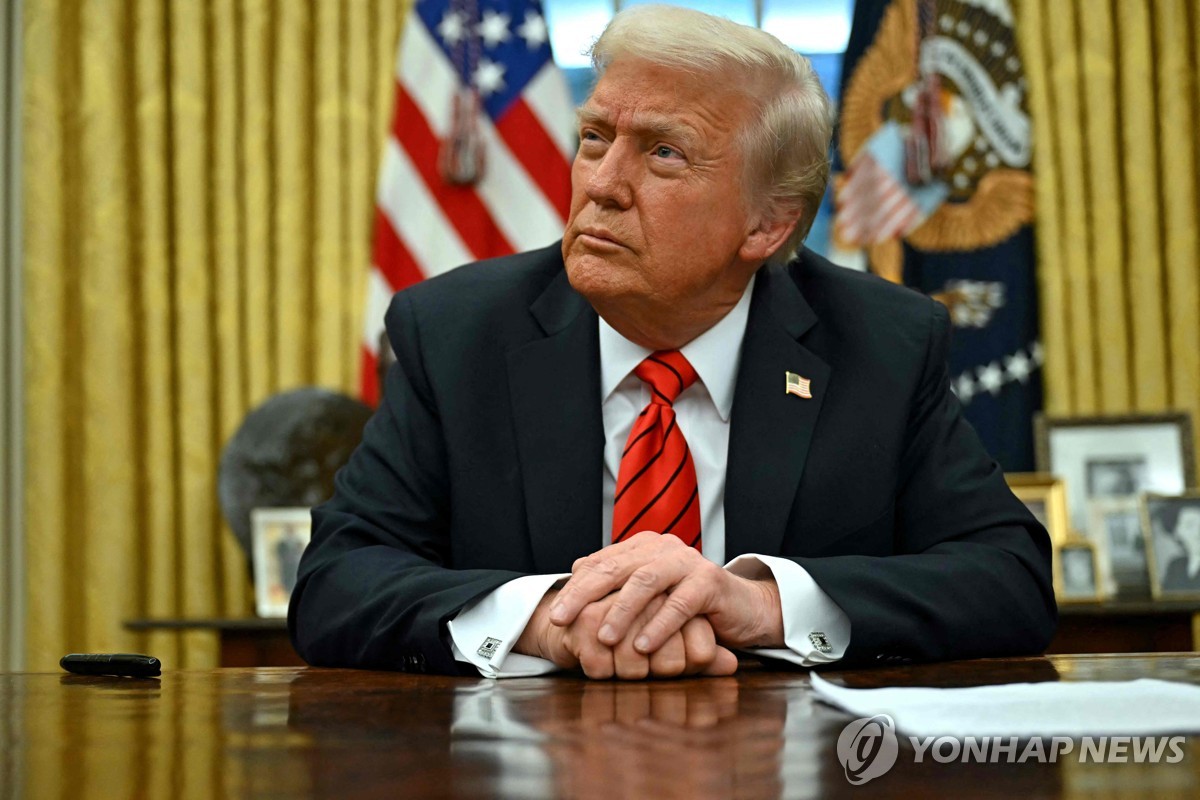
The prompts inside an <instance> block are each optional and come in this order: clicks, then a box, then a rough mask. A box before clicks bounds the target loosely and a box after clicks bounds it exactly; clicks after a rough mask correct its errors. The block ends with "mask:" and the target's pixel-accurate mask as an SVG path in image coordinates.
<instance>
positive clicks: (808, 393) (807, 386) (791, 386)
mask: <svg viewBox="0 0 1200 800" xmlns="http://www.w3.org/2000/svg"><path fill="white" fill-rule="evenodd" d="M785 377H786V381H785V382H784V388H783V393H784V394H794V395H796V396H797V397H803V398H804V399H805V400H811V399H812V381H811V380H810V379H809V378H803V377H801V376H799V375H797V374H796V373H794V372H789V373H787V375H786V376H785Z"/></svg>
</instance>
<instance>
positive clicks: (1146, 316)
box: [1015, 0, 1200, 427]
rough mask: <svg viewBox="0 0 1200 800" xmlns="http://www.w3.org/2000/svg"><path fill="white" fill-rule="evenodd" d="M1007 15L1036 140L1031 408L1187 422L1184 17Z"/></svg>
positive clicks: (1063, 0)
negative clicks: (1038, 348) (1035, 388)
mask: <svg viewBox="0 0 1200 800" xmlns="http://www.w3.org/2000/svg"><path fill="white" fill-rule="evenodd" d="M1015 8H1016V11H1017V33H1018V36H1019V37H1020V41H1021V47H1022V51H1023V56H1024V60H1025V63H1026V65H1027V67H1028V71H1029V82H1030V95H1031V97H1030V100H1031V102H1030V108H1031V113H1032V116H1033V123H1034V131H1035V142H1036V150H1035V154H1034V165H1035V169H1036V172H1037V182H1036V185H1037V201H1038V206H1037V225H1038V239H1039V241H1038V276H1039V284H1040V286H1041V290H1042V291H1041V303H1042V309H1041V318H1042V323H1043V324H1042V330H1043V337H1044V339H1045V347H1046V407H1047V410H1048V411H1049V412H1050V413H1052V414H1055V415H1073V414H1074V415H1084V414H1097V413H1103V414H1120V413H1130V412H1146V413H1148V412H1156V411H1165V410H1173V409H1180V410H1186V411H1190V412H1191V413H1192V416H1193V420H1194V421H1195V422H1197V423H1198V424H1200V240H1198V234H1197V220H1200V177H1198V174H1197V170H1198V168H1200V139H1198V138H1197V136H1196V126H1197V124H1200V65H1198V62H1197V58H1198V56H1197V53H1198V52H1200V10H1198V9H1197V7H1196V4H1195V3H1194V2H1192V1H1191V0H1103V1H1102V2H1094V1H1093V0H1020V2H1018V3H1016V4H1015ZM1198 427H1200V425H1198Z"/></svg>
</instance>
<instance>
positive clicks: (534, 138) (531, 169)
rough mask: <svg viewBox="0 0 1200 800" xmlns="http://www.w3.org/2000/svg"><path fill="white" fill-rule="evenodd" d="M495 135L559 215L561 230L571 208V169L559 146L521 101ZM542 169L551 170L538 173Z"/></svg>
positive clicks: (505, 116)
mask: <svg viewBox="0 0 1200 800" xmlns="http://www.w3.org/2000/svg"><path fill="white" fill-rule="evenodd" d="M496 132H497V133H499V134H500V138H501V139H503V140H504V142H505V143H506V144H507V145H508V149H509V151H510V152H511V153H512V154H513V156H514V157H515V158H516V159H517V161H519V162H520V163H521V166H523V167H524V168H525V171H526V172H527V173H528V174H529V175H530V176H531V177H533V180H534V182H535V183H536V184H537V186H538V188H539V189H541V191H542V194H544V195H545V196H546V198H547V199H548V200H549V201H550V204H551V206H552V207H553V208H554V209H555V210H556V211H557V212H558V215H559V218H560V223H559V225H560V227H561V224H562V222H563V221H565V220H566V218H567V212H568V210H569V208H570V205H571V168H570V165H569V164H568V163H567V160H566V159H565V158H563V156H562V152H561V151H560V150H559V149H558V145H556V144H555V143H554V140H552V139H551V138H550V134H548V133H547V132H546V129H545V128H543V127H542V126H541V125H540V124H539V123H538V121H537V119H536V118H535V117H534V116H533V112H532V111H530V109H529V106H527V105H526V104H525V103H524V101H522V100H517V102H515V103H513V104H512V106H510V107H509V109H508V111H506V112H504V116H503V117H501V118H500V120H499V121H498V122H497V123H496ZM539 165H547V166H550V167H552V169H539V168H538V167H539Z"/></svg>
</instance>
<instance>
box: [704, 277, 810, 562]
mask: <svg viewBox="0 0 1200 800" xmlns="http://www.w3.org/2000/svg"><path fill="white" fill-rule="evenodd" d="M816 321H817V317H816V314H815V313H814V312H813V310H812V308H811V307H810V306H809V305H808V302H807V301H806V300H805V299H804V296H803V295H802V294H801V293H800V290H799V288H798V287H797V286H796V284H795V282H794V281H793V280H792V278H791V277H790V276H789V275H788V273H787V272H786V271H785V270H784V269H783V268H764V269H763V270H761V271H760V272H759V277H758V280H757V282H756V285H755V287H754V297H753V298H752V300H751V306H750V319H749V321H748V322H747V324H746V338H745V341H744V342H743V345H742V359H741V365H740V367H739V369H738V377H737V388H736V390H735V392H734V400H733V412H732V417H731V421H730V435H729V461H728V469H727V472H726V479H725V558H726V559H731V558H734V557H735V556H738V555H741V554H743V553H763V554H767V555H771V554H776V553H779V552H780V545H781V542H782V539H783V535H784V531H785V528H786V526H787V521H788V517H789V514H790V512H791V509H792V505H793V503H794V501H795V497H796V491H797V489H798V487H799V485H800V477H801V475H803V473H804V466H805V461H806V460H807V458H808V449H809V445H810V444H811V443H812V437H813V432H814V430H815V428H816V424H817V417H818V416H819V414H820V411H821V404H822V401H823V400H824V397H825V393H826V391H827V389H828V387H829V380H830V376H831V375H832V370H831V369H830V367H829V365H828V364H826V363H825V362H824V361H822V360H821V359H820V358H818V357H817V356H816V355H814V354H813V353H812V352H811V351H809V350H808V349H807V348H805V347H803V346H802V345H801V344H799V342H798V341H797V339H799V338H800V337H801V336H802V335H803V334H804V333H805V332H806V331H807V330H808V329H809V328H811V327H812V326H813V325H814V324H816ZM786 372H795V373H798V374H799V375H800V376H802V377H804V378H807V379H809V380H810V381H811V382H812V383H811V386H812V389H811V391H812V399H804V398H800V397H797V396H795V395H791V394H786V393H785V392H784V386H785V380H786V376H785V373H786Z"/></svg>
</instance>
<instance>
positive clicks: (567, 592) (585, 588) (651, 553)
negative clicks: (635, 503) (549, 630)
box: [550, 533, 690, 625]
mask: <svg viewBox="0 0 1200 800" xmlns="http://www.w3.org/2000/svg"><path fill="white" fill-rule="evenodd" d="M638 537H639V538H638V540H637V541H636V542H633V541H630V542H622V543H620V544H615V545H613V546H611V547H606V548H605V549H603V550H601V551H600V552H598V553H593V554H592V555H590V556H588V557H587V558H585V559H583V560H582V561H579V562H576V563H577V567H576V568H575V569H574V571H573V574H572V575H571V577H570V578H569V579H568V580H567V582H566V584H565V585H564V586H563V587H562V588H561V589H559V591H558V596H557V597H556V598H555V604H554V607H553V608H551V610H550V621H551V622H552V623H554V624H555V625H570V624H571V622H573V621H574V619H575V617H577V616H578V615H579V612H580V611H582V610H583V608H584V607H585V606H587V604H588V603H594V602H596V601H597V600H599V599H600V598H602V597H605V596H606V595H608V594H610V593H612V592H613V591H615V590H617V589H618V588H620V587H621V585H622V584H624V583H625V581H626V579H627V578H628V577H629V575H630V574H631V573H633V571H634V570H636V569H638V568H639V567H641V566H643V565H644V564H647V563H649V562H651V561H653V560H654V558H655V557H656V555H657V554H658V553H659V552H661V548H662V546H663V545H662V544H661V542H662V541H663V540H666V539H674V540H675V542H677V543H679V544H680V545H682V544H683V543H682V542H679V539H678V538H677V537H675V536H658V535H657V534H653V535H651V536H646V535H644V533H643V534H638ZM625 545H628V546H625ZM666 546H667V547H671V546H673V545H671V544H670V543H667V544H666ZM683 546H684V547H686V545H683ZM689 549H690V548H689Z"/></svg>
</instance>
